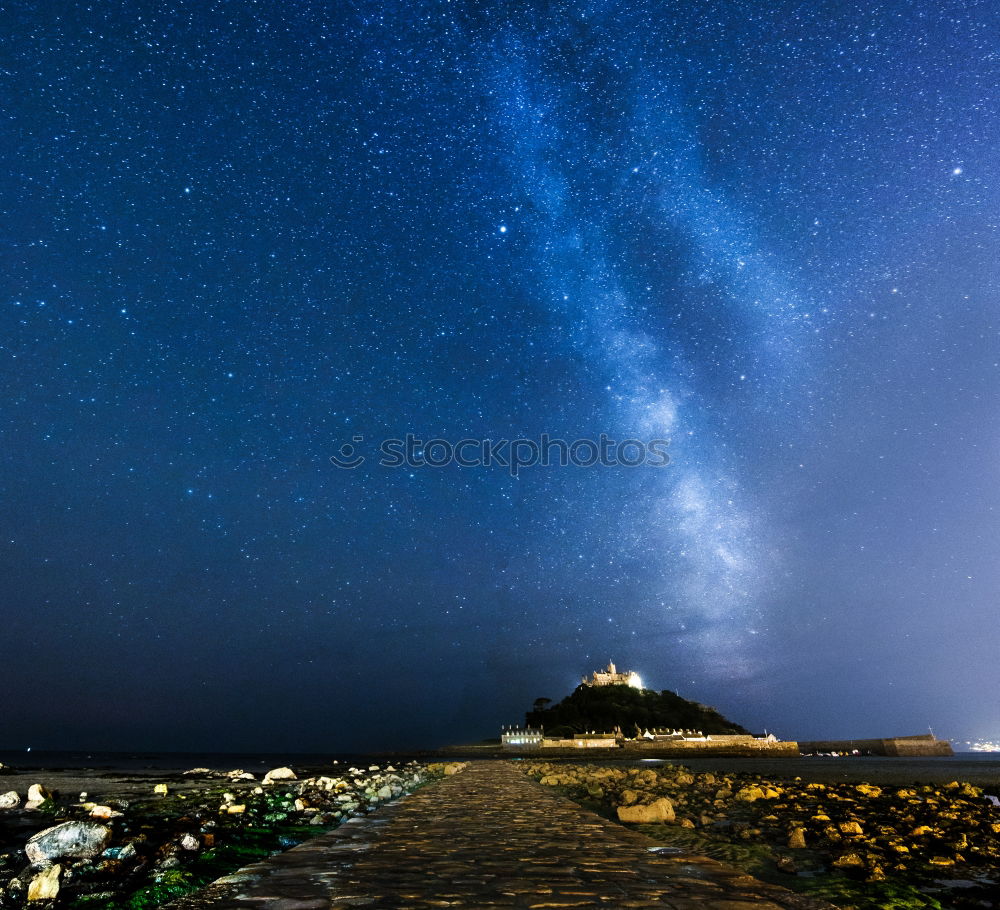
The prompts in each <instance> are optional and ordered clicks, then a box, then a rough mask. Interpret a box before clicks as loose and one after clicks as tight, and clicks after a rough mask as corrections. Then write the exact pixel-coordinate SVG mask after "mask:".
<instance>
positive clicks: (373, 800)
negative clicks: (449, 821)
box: [0, 762, 455, 910]
mask: <svg viewBox="0 0 1000 910" xmlns="http://www.w3.org/2000/svg"><path fill="white" fill-rule="evenodd" d="M192 770H193V771H194V772H196V773H192V774H188V775H186V777H187V780H186V781H185V782H184V783H183V785H180V784H178V785H177V786H176V787H174V786H168V785H167V784H166V783H157V784H155V785H154V786H150V787H149V791H148V792H149V795H148V798H147V799H134V798H132V799H129V800H125V799H104V800H103V801H102V803H100V804H98V803H94V802H86V801H85V797H86V794H81V796H82V797H83V798H82V799H81V801H80V802H77V803H70V804H64V803H62V802H61V801H60V800H59V799H58V794H53V793H51V792H49V791H48V790H46V789H45V788H44V786H43V785H41V784H36V785H33V786H32V788H31V790H30V791H29V794H28V795H29V797H30V799H29V801H28V803H26V804H24V805H22V804H21V803H20V796H19V794H18V793H17V792H16V791H10V793H9V794H3V795H2V796H0V806H6V809H5V810H4V811H5V812H6V813H17V814H18V815H17V817H16V820H17V821H18V822H19V823H23V824H24V825H29V826H31V827H35V826H37V825H38V823H39V822H41V824H42V827H41V830H37V831H36V833H34V834H33V835H32V836H31V837H30V838H29V839H28V840H27V842H26V843H25V845H24V848H23V850H16V851H14V852H7V853H6V854H5V853H4V852H3V849H2V845H0V908H3V910H7V908H22V907H25V906H27V905H28V904H29V903H32V904H37V903H39V902H45V901H53V900H55V901H57V902H58V903H59V904H62V903H64V902H65V903H67V904H69V903H74V902H76V901H77V900H78V899H81V898H86V899H87V900H88V901H90V900H95V901H96V900H97V899H98V898H100V900H105V896H106V898H107V900H106V901H105V903H107V902H109V901H110V902H113V903H115V905H121V906H128V905H130V903H129V902H130V900H131V898H130V897H129V895H130V894H134V895H138V896H137V897H136V898H135V900H136V901H138V903H135V902H133V904H134V905H135V906H153V905H154V904H155V903H159V902H160V901H161V897H160V895H165V896H176V894H177V893H180V892H182V891H183V890H184V888H185V887H188V888H193V887H195V886H196V884H197V880H196V878H195V877H193V876H192V875H191V874H190V873H188V872H186V871H185V870H186V869H187V868H195V866H192V864H197V863H198V861H199V858H200V857H202V856H205V857H209V856H215V855H216V854H218V851H219V850H220V848H223V849H224V850H228V851H229V853H227V854H226V855H231V856H232V857H233V859H232V862H233V864H234V865H233V868H236V867H237V866H238V865H244V864H245V862H246V856H247V854H246V853H245V852H241V850H244V847H243V846H241V845H247V846H250V847H252V849H254V850H258V851H260V850H263V854H261V853H258V854H256V855H266V854H267V853H269V852H274V851H276V850H281V849H284V848H287V847H291V846H294V845H296V844H298V843H300V842H301V841H302V840H303V839H304V837H305V835H304V834H303V832H304V830H305V829H306V827H309V828H313V829H315V831H316V832H317V833H319V832H321V831H323V830H325V829H327V828H330V827H333V826H335V825H337V824H339V823H341V822H343V821H346V820H347V819H350V818H352V817H356V816H361V815H365V814H367V813H368V812H371V811H373V810H375V809H377V808H378V807H379V806H380V805H382V804H383V803H385V802H387V801H390V800H393V799H396V798H398V797H400V796H403V795H405V794H406V793H409V792H410V791H412V790H413V789H415V788H416V787H419V786H421V785H422V784H424V783H426V782H427V781H429V780H431V779H433V778H435V777H440V776H443V775H444V774H446V773H455V770H454V769H453V770H452V771H448V770H447V768H446V767H445V766H442V767H441V768H440V769H433V770H432V769H430V768H428V767H427V766H425V765H421V764H418V763H416V762H411V763H409V764H407V765H405V766H403V767H401V768H398V769H397V768H395V767H393V766H392V765H370V766H369V767H367V768H355V767H351V768H346V769H345V768H343V767H337V769H336V774H333V773H330V774H321V775H315V776H302V775H301V774H299V773H296V771H294V770H293V769H291V768H275V769H273V770H271V771H269V772H268V774H267V775H265V776H264V779H263V780H262V781H261V782H260V783H257V781H255V780H254V777H253V775H250V774H247V772H244V771H242V770H239V769H236V770H234V771H230V772H210V773H209V774H207V775H203V774H202V769H192ZM202 776H205V777H207V779H206V780H205V781H204V782H202V781H199V780H197V779H198V778H200V777H202ZM195 781H197V782H195ZM33 803H34V804H36V806H35V808H33V809H30V810H29V809H28V806H29V805H31V804H33ZM214 862H215V860H213V863H214ZM216 868H217V867H216V866H215V865H213V866H212V869H213V870H215V869H216ZM212 877H215V874H214V871H213V876H212ZM165 883H166V884H165ZM168 886H169V887H168ZM171 889H173V890H171ZM178 889H179V890H178ZM98 903H99V901H98ZM95 905H97V904H95ZM100 905H101V906H103V905H104V904H100Z"/></svg>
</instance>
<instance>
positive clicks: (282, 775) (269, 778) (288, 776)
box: [264, 768, 298, 784]
mask: <svg viewBox="0 0 1000 910" xmlns="http://www.w3.org/2000/svg"><path fill="white" fill-rule="evenodd" d="M276 780H298V778H297V777H296V776H295V772H294V771H293V770H292V769H291V768H272V769H271V770H270V771H268V772H267V774H265V775H264V783H265V784H273V783H274V782H275V781H276Z"/></svg>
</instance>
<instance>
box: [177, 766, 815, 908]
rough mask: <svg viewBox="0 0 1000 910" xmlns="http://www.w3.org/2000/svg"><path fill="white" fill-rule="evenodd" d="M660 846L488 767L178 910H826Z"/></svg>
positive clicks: (243, 874) (515, 774)
mask: <svg viewBox="0 0 1000 910" xmlns="http://www.w3.org/2000/svg"><path fill="white" fill-rule="evenodd" d="M655 847H656V845H655V844H654V842H653V841H651V840H650V839H649V838H647V837H645V836H644V835H642V834H640V833H638V832H636V831H631V830H629V829H627V828H624V827H622V826H621V825H618V824H615V823H613V822H609V821H607V820H605V819H603V818H601V817H600V816H598V815H595V814H594V813H592V812H590V811H588V810H586V809H583V808H582V807H580V806H578V805H577V804H576V803H574V802H572V801H570V800H568V799H565V798H563V797H561V796H555V795H553V794H552V793H551V792H550V791H549V790H548V789H547V788H545V787H542V786H541V785H539V784H537V783H535V782H534V781H533V780H531V779H529V778H528V777H526V776H525V775H523V774H521V773H520V772H519V771H517V770H515V769H514V767H513V766H512V765H509V764H507V763H505V762H487V761H482V762H474V763H473V764H472V765H471V766H470V767H469V768H468V769H467V770H465V771H462V772H460V773H459V774H456V775H454V776H452V777H448V778H445V779H444V780H442V781H440V782H437V783H434V784H431V785H429V786H427V787H424V788H423V789H421V790H419V791H417V792H416V793H414V794H412V795H411V796H408V797H406V798H405V799H402V800H400V801H398V802H397V803H395V804H393V805H391V806H387V807H385V808H383V809H380V810H379V811H378V812H376V813H374V814H373V815H371V816H369V817H368V818H365V819H357V820H354V821H352V822H348V823H346V824H344V825H341V826H340V827H339V828H337V829H336V830H334V831H331V832H330V833H328V834H325V835H322V836H321V837H318V838H316V839H315V840H312V841H309V842H308V843H305V844H302V845H301V846H299V847H296V848H294V849H292V850H289V851H288V852H286V853H283V854H280V855H278V856H274V857H271V858H270V859H268V860H267V861H266V862H263V863H258V864H256V865H254V866H249V867H247V868H246V869H244V870H241V871H240V872H239V873H237V874H236V875H233V876H227V877H226V878H224V879H220V881H219V882H217V883H215V884H213V885H211V886H210V887H209V888H207V889H206V890H204V891H202V892H200V893H199V894H197V895H194V896H192V897H189V898H186V899H184V900H181V901H177V902H175V903H174V904H172V905H170V906H171V907H172V908H175V910H201V908H208V907H213V908H220V907H234V908H235V907H240V908H254V907H266V908H268V910H319V908H324V910H349V908H361V907H364V908H387V910H388V908H398V910H402V908H414V910H418V908H419V910H425V908H432V907H456V908H484V910H485V908H492V907H515V908H534V910H545V908H572V907H603V908H618V907H621V908H633V907H635V908H640V907H664V908H674V910H821V908H823V910H825V908H829V910H832V908H831V905H829V904H827V903H825V902H823V901H817V900H813V899H810V898H806V897H803V896H801V895H796V894H793V893H792V892H790V891H786V890H785V889H783V888H779V887H777V886H774V885H768V884H765V883H763V882H760V881H758V880H756V879H754V878H751V877H750V876H748V875H744V874H743V873H741V872H738V871H737V870H735V869H733V868H731V867H729V866H726V865H723V864H722V863H718V862H715V861H714V860H710V859H707V858H705V857H699V856H692V855H690V854H679V855H665V854H662V853H656V852H654V850H651V849H650V848H654V849H655Z"/></svg>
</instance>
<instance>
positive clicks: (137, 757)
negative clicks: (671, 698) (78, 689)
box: [0, 750, 1000, 794]
mask: <svg viewBox="0 0 1000 910" xmlns="http://www.w3.org/2000/svg"><path fill="white" fill-rule="evenodd" d="M460 751H461V750H456V754H457V753H459V752H460ZM410 757H418V756H416V755H414V756H408V755H404V754H392V755H384V754H380V755H373V754H368V755H363V754H343V753H341V754H338V753H335V752H275V753H267V752H95V751H77V752H72V751H66V752H55V751H42V750H39V751H31V752H26V751H23V750H21V751H16V752H15V751H0V762H2V763H3V764H5V765H9V766H11V767H12V768H14V769H16V770H19V771H58V770H63V769H64V770H67V771H72V770H80V771H97V772H117V773H119V774H126V775H128V774H136V775H141V774H143V773H144V772H146V773H151V774H154V773H156V772H164V771H186V770H188V769H189V768H211V769H213V770H220V771H229V770H232V769H233V768H242V769H243V770H245V771H250V772H253V773H258V772H262V771H267V770H268V769H270V768H277V767H280V766H282V765H289V766H291V767H293V768H323V767H327V768H328V767H329V766H330V765H331V764H333V762H335V761H336V762H339V763H341V764H344V765H347V766H351V765H355V766H358V767H367V766H368V765H370V764H384V763H386V762H390V761H391V762H393V763H395V764H397V765H398V764H400V763H403V762H406V761H407V760H408V759H409V758H410ZM511 757H514V756H511ZM522 757H524V758H530V759H533V760H537V759H539V758H540V759H542V760H551V759H550V758H549V756H544V755H542V756H536V755H531V756H528V755H523V754H522ZM429 760H431V761H433V759H429ZM565 760H567V761H574V762H593V763H597V764H612V765H616V766H631V767H644V766H647V767H648V766H655V765H656V764H657V763H664V762H667V763H673V764H684V765H687V766H688V767H690V768H691V769H692V770H695V771H712V772H715V773H727V772H740V773H745V774H759V775H761V776H762V777H769V778H775V779H782V778H784V779H791V778H794V777H801V778H802V779H803V780H805V781H819V782H829V783H832V782H835V781H862V780H864V781H869V782H871V783H875V784H882V785H885V786H906V785H908V784H912V783H928V784H945V783H948V782H949V781H953V780H958V781H969V782H970V783H973V784H976V785H977V786H980V787H985V788H986V789H987V790H988V792H991V793H994V794H1000V753H997V752H959V753H957V754H956V755H954V756H950V757H948V758H886V757H881V756H846V757H842V758H833V757H829V756H811V755H810V756H802V757H799V758H764V757H760V758H756V757H754V758H708V757H706V758H696V757H694V756H686V757H685V758H684V759H683V760H681V759H664V760H660V759H634V758H628V759H625V758H622V757H621V756H620V755H616V754H614V753H612V754H608V755H595V754H593V753H586V754H584V753H581V754H580V755H579V757H577V756H575V755H574V756H573V757H572V758H571V759H565ZM0 780H2V778H0Z"/></svg>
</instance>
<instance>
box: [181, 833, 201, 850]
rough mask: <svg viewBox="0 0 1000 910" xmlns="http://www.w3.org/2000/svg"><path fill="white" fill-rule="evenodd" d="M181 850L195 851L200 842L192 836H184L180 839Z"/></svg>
mask: <svg viewBox="0 0 1000 910" xmlns="http://www.w3.org/2000/svg"><path fill="white" fill-rule="evenodd" d="M180 845H181V849H182V850H197V849H198V848H199V847H200V846H201V841H200V840H198V838H197V837H195V836H194V835H193V834H185V835H184V836H183V837H182V838H181V839H180Z"/></svg>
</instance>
